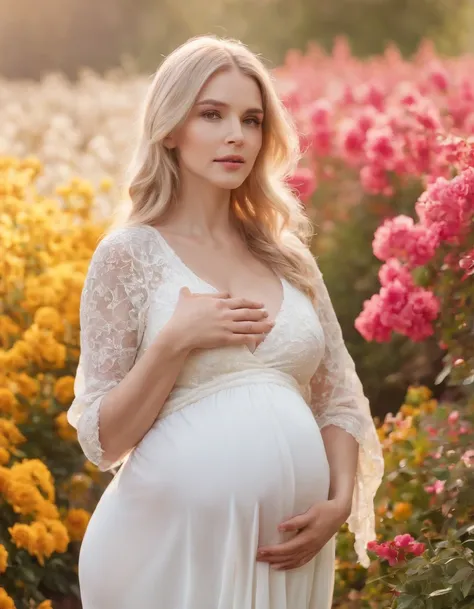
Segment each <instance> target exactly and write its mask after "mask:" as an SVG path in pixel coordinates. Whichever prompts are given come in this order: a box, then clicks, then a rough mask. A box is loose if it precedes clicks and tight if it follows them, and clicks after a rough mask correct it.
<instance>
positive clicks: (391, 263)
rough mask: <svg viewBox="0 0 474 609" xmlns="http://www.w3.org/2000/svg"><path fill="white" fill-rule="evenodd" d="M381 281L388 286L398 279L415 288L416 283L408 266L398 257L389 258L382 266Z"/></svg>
mask: <svg viewBox="0 0 474 609" xmlns="http://www.w3.org/2000/svg"><path fill="white" fill-rule="evenodd" d="M379 279H380V283H381V284H382V285H383V286H387V285H388V284H389V283H392V282H393V281H395V280H396V279H398V281H399V282H400V283H402V284H403V285H404V286H406V287H407V288H410V289H411V288H414V287H415V284H414V281H413V277H412V275H411V273H410V271H409V270H408V268H407V267H406V266H405V265H403V264H402V263H401V262H400V261H399V260H397V259H396V258H389V259H388V260H387V262H386V263H385V264H384V265H382V266H381V267H380V270H379Z"/></svg>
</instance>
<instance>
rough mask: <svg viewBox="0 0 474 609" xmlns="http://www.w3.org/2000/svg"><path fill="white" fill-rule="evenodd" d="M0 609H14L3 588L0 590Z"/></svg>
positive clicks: (11, 600)
mask: <svg viewBox="0 0 474 609" xmlns="http://www.w3.org/2000/svg"><path fill="white" fill-rule="evenodd" d="M0 609H15V603H14V602H13V599H12V598H11V596H8V594H7V591H6V590H5V588H0Z"/></svg>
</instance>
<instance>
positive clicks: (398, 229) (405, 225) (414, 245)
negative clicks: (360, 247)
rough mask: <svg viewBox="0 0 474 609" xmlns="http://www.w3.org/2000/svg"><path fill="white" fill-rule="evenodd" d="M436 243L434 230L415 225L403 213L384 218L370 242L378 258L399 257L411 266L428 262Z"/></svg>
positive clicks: (436, 245)
mask: <svg viewBox="0 0 474 609" xmlns="http://www.w3.org/2000/svg"><path fill="white" fill-rule="evenodd" d="M438 245H439V241H438V234H437V232H436V231H432V230H430V229H428V228H427V227H425V226H423V225H420V224H418V225H415V223H414V220H413V218H410V217H409V216H404V215H400V216H397V217H395V218H391V219H387V220H385V222H384V223H383V224H382V226H379V228H378V229H377V230H376V231H375V235H374V241H373V243H372V247H373V251H374V254H375V255H376V256H377V258H379V259H380V260H387V259H388V258H392V257H394V258H399V259H400V260H403V261H405V262H408V263H409V264H410V265H411V266H412V267H416V266H422V265H423V264H426V263H427V262H429V261H430V260H431V259H432V258H433V257H434V255H435V253H436V249H437V247H438Z"/></svg>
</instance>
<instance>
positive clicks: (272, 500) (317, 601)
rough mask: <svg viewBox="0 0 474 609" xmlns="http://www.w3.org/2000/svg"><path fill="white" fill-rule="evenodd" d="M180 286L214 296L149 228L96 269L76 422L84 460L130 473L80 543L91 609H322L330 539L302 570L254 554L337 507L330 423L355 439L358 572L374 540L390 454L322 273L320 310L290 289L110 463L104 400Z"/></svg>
mask: <svg viewBox="0 0 474 609" xmlns="http://www.w3.org/2000/svg"><path fill="white" fill-rule="evenodd" d="M184 285H186V286H188V287H189V288H190V290H191V291H194V292H201V293H202V292H206V291H207V292H212V291H216V290H215V288H214V287H212V286H210V285H209V284H208V283H206V282H205V281H203V280H202V279H200V278H199V277H197V276H196V275H195V274H194V273H193V272H192V271H191V270H190V269H189V268H188V267H187V266H186V265H185V264H184V263H183V262H182V261H181V260H180V258H179V257H178V256H177V254H176V253H175V252H174V251H173V250H172V249H171V247H170V246H169V244H168V243H167V242H166V241H165V239H164V238H163V236H162V235H161V234H160V233H159V232H158V231H157V230H156V229H155V228H153V227H151V226H143V225H142V226H135V227H130V226H129V227H122V228H118V229H115V230H114V231H113V232H111V233H110V234H109V235H107V236H106V237H105V238H104V239H103V240H102V241H101V242H100V243H99V245H98V247H97V249H96V251H95V252H94V255H93V257H92V260H91V264H90V266H89V271H88V274H87V278H86V282H85V285H84V290H83V293H82V298H81V357H80V361H79V366H78V370H77V376H76V384H75V395H76V397H75V400H74V402H73V404H72V405H71V407H70V409H69V411H68V420H69V422H70V423H71V424H72V425H73V426H74V427H76V428H77V431H78V439H79V442H80V444H81V446H82V449H83V451H84V453H85V455H86V456H87V457H88V459H89V460H90V461H92V462H93V463H95V464H96V465H98V467H99V468H100V469H101V470H103V471H105V470H112V469H115V468H117V467H118V466H119V465H121V467H120V469H118V472H117V473H116V474H115V477H114V478H113V480H112V481H111V483H110V484H109V486H108V487H107V489H106V490H105V492H104V494H103V495H102V497H101V499H100V501H99V503H98V505H97V507H96V509H95V511H94V513H93V515H92V518H91V520H90V523H89V526H88V528H87V531H86V534H85V537H84V540H83V542H82V546H81V552H80V558H79V584H80V590H81V597H82V603H83V609H328V608H329V607H330V606H331V601H332V594H333V578H334V549H335V543H334V538H333V539H332V540H331V541H330V542H329V543H328V544H327V545H326V546H325V547H324V548H323V549H322V550H321V552H320V553H319V554H318V555H317V556H316V557H315V558H313V559H312V560H311V561H310V562H309V563H307V564H306V565H304V566H303V567H300V568H297V569H292V570H287V571H275V570H273V569H272V568H271V567H270V565H269V564H268V563H266V562H258V561H257V560H256V553H257V548H258V547H259V546H262V545H267V544H274V543H279V542H281V541H284V540H287V539H289V538H290V537H291V536H292V535H294V534H295V533H285V534H281V533H279V532H278V531H277V526H278V524H279V523H280V522H282V521H283V520H284V519H288V518H290V517H291V516H294V515H297V514H299V513H302V512H304V511H306V510H307V509H308V508H309V507H310V506H311V505H312V504H313V503H314V502H317V501H322V500H325V499H326V498H327V495H328V488H329V468H328V461H327V458H326V453H325V449H324V444H323V441H322V437H321V433H320V428H322V427H323V426H325V425H330V424H334V425H337V426H340V427H343V428H344V429H345V430H346V431H348V432H349V433H351V434H352V435H353V436H354V437H355V438H356V439H357V440H358V442H359V444H360V457H359V465H358V473H357V481H356V490H355V493H354V501H353V510H352V514H351V517H350V519H349V525H350V527H351V529H352V530H353V531H354V532H355V534H356V537H357V541H356V549H357V551H358V554H359V558H360V561H361V562H362V563H363V564H367V555H366V552H365V545H366V543H367V542H368V541H369V540H371V539H373V538H374V537H375V534H374V514H373V497H374V493H375V491H376V489H377V487H378V486H379V483H380V478H381V475H382V468H383V465H382V459H381V452H380V445H379V442H378V439H377V436H376V433H375V428H374V425H373V422H372V418H371V416H370V410H369V406H368V403H367V400H366V398H365V397H364V394H363V391H362V387H361V384H360V381H359V379H358V377H357V374H356V372H355V368H354V363H353V361H352V359H351V358H350V356H349V354H348V352H347V350H346V348H345V345H344V341H343V338H342V334H341V331H340V327H339V324H338V322H337V319H336V316H335V314H334V311H333V308H332V306H331V302H330V299H329V296H328V293H327V291H326V288H325V285H324V281H323V279H322V276H321V274H320V272H319V269H318V279H317V285H316V291H317V298H318V304H317V306H316V307H314V306H313V304H312V303H311V301H310V299H309V298H308V297H307V296H305V295H304V294H303V293H302V292H300V291H299V290H298V289H296V288H295V287H294V286H292V285H291V284H290V283H289V282H287V281H286V280H284V279H282V285H283V295H284V298H283V302H282V305H281V309H280V311H279V313H278V315H277V318H276V324H275V326H274V328H273V329H272V331H271V332H270V334H268V336H267V337H266V339H265V341H264V342H263V343H261V344H260V345H259V346H258V347H257V349H256V351H255V352H254V353H251V351H250V350H249V349H248V348H247V347H245V346H239V347H226V348H219V349H209V350H200V351H196V352H193V354H191V355H190V356H189V358H188V359H187V360H186V363H185V365H184V367H183V369H182V371H181V373H180V375H179V377H178V379H177V382H176V384H175V386H174V389H173V391H172V392H171V394H170V395H169V398H168V400H167V401H166V403H165V404H164V407H163V409H162V411H161V412H160V414H159V415H158V417H157V419H156V421H155V423H154V424H153V426H152V427H151V428H150V429H149V431H148V432H147V433H146V434H145V436H144V437H143V439H142V440H141V441H140V442H139V443H138V444H137V445H136V446H135V447H134V448H133V449H132V450H131V451H130V452H129V453H128V454H127V455H126V456H125V457H124V458H122V459H121V460H120V462H116V463H110V462H107V461H106V460H105V459H104V457H103V452H102V449H101V446H100V441H99V429H98V420H99V419H98V414H99V408H100V404H101V401H102V398H103V397H104V395H106V393H107V392H108V391H109V390H110V389H111V388H112V387H114V386H115V385H117V384H118V383H119V382H120V380H121V379H122V378H123V377H124V376H125V375H126V374H127V372H128V371H129V370H130V368H131V367H132V366H133V364H134V362H135V361H136V360H137V359H138V358H140V357H141V355H142V354H143V353H144V351H145V350H146V349H147V347H148V346H149V345H150V343H151V342H152V341H153V340H154V338H155V337H156V335H157V333H158V332H159V331H160V329H161V328H162V327H163V325H164V324H165V323H166V322H167V321H168V320H169V318H170V316H171V315H172V313H173V309H174V307H175V305H176V302H177V298H178V293H179V290H180V288H181V287H182V286H184ZM156 374H157V375H159V374H160V371H159V370H157V371H156ZM311 387H312V392H311ZM311 393H312V398H311ZM136 408H137V409H138V408H140V405H139V404H137V405H136ZM130 416H131V417H133V411H131V412H130ZM124 424H126V423H125V422H124Z"/></svg>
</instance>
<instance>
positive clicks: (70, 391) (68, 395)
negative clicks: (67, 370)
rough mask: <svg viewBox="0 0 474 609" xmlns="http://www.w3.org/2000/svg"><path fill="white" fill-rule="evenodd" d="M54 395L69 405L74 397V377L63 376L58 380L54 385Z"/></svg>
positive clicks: (61, 402)
mask: <svg viewBox="0 0 474 609" xmlns="http://www.w3.org/2000/svg"><path fill="white" fill-rule="evenodd" d="M54 397H55V398H56V400H57V401H58V402H59V403H60V404H63V405H65V406H67V405H69V404H70V403H71V402H72V400H73V399H74V377H73V376H63V377H62V378H60V379H58V380H57V381H56V384H55V386H54Z"/></svg>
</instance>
